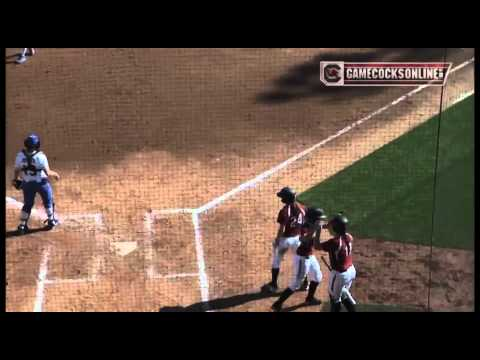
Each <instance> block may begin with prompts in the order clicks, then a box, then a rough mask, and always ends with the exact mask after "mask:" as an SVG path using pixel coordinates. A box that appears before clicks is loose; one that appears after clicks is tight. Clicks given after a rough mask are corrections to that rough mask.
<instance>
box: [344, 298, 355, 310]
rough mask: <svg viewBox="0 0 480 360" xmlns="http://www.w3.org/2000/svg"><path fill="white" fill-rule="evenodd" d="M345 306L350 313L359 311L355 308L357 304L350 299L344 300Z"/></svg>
mask: <svg viewBox="0 0 480 360" xmlns="http://www.w3.org/2000/svg"><path fill="white" fill-rule="evenodd" d="M342 304H343V306H345V308H346V309H347V311H348V312H356V311H357V309H356V308H355V304H354V303H353V302H352V301H351V300H350V299H349V298H345V299H343V300H342Z"/></svg>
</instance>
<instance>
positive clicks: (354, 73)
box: [320, 61, 452, 86]
mask: <svg viewBox="0 0 480 360" xmlns="http://www.w3.org/2000/svg"><path fill="white" fill-rule="evenodd" d="M451 67H452V63H426V62H424V63H420V62H415V63H413V62H406V63H393V62H390V63H385V62H370V63H346V62H343V61H321V62H320V81H321V82H322V83H323V84H324V85H326V86H418V85H429V86H444V85H445V84H446V81H447V78H448V73H449V71H450V68H451Z"/></svg>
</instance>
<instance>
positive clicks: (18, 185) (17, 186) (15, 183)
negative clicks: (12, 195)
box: [12, 179, 22, 190]
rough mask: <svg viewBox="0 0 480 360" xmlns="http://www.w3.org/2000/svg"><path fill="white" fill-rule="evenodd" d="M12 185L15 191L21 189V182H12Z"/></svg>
mask: <svg viewBox="0 0 480 360" xmlns="http://www.w3.org/2000/svg"><path fill="white" fill-rule="evenodd" d="M12 185H13V187H14V188H15V189H17V190H20V189H21V188H22V180H17V179H15V180H13V181H12Z"/></svg>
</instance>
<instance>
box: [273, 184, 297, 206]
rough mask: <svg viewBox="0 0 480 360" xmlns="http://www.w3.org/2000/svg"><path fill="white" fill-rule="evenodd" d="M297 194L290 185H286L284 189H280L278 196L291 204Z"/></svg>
mask: <svg viewBox="0 0 480 360" xmlns="http://www.w3.org/2000/svg"><path fill="white" fill-rule="evenodd" d="M296 195H297V194H296V192H295V191H294V190H293V189H291V188H289V187H284V188H283V189H282V190H280V191H279V192H278V193H277V196H278V197H279V198H280V199H282V202H283V203H285V204H289V203H292V202H294V201H295V197H296Z"/></svg>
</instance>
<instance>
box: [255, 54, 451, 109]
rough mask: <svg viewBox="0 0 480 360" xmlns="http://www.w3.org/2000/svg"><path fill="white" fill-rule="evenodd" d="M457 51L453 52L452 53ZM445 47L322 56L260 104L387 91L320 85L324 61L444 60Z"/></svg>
mask: <svg viewBox="0 0 480 360" xmlns="http://www.w3.org/2000/svg"><path fill="white" fill-rule="evenodd" d="M450 50H451V51H453V50H454V49H449V51H450ZM444 56H445V49H444V48H420V49H419V48H403V49H402V48H381V49H375V50H373V51H370V52H360V51H355V52H350V53H347V52H346V53H345V54H319V55H317V56H315V57H313V58H312V59H311V60H309V61H307V62H304V63H302V64H299V65H295V66H293V67H291V68H290V69H289V70H288V71H287V72H286V73H285V74H283V75H281V76H280V77H279V78H277V79H275V80H274V81H273V84H272V85H273V86H272V89H270V90H267V91H265V92H262V93H260V94H258V95H257V97H256V102H257V103H260V104H283V103H287V102H290V101H295V100H300V99H304V98H308V97H314V96H320V95H322V96H328V97H329V98H331V100H333V101H336V100H342V99H344V98H345V97H351V96H356V97H368V96H371V95H373V94H376V93H379V92H382V91H385V89H384V88H383V87H362V88H358V87H327V86H324V85H323V84H322V83H321V82H320V61H344V62H370V61H399V62H415V61H443V59H444Z"/></svg>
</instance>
